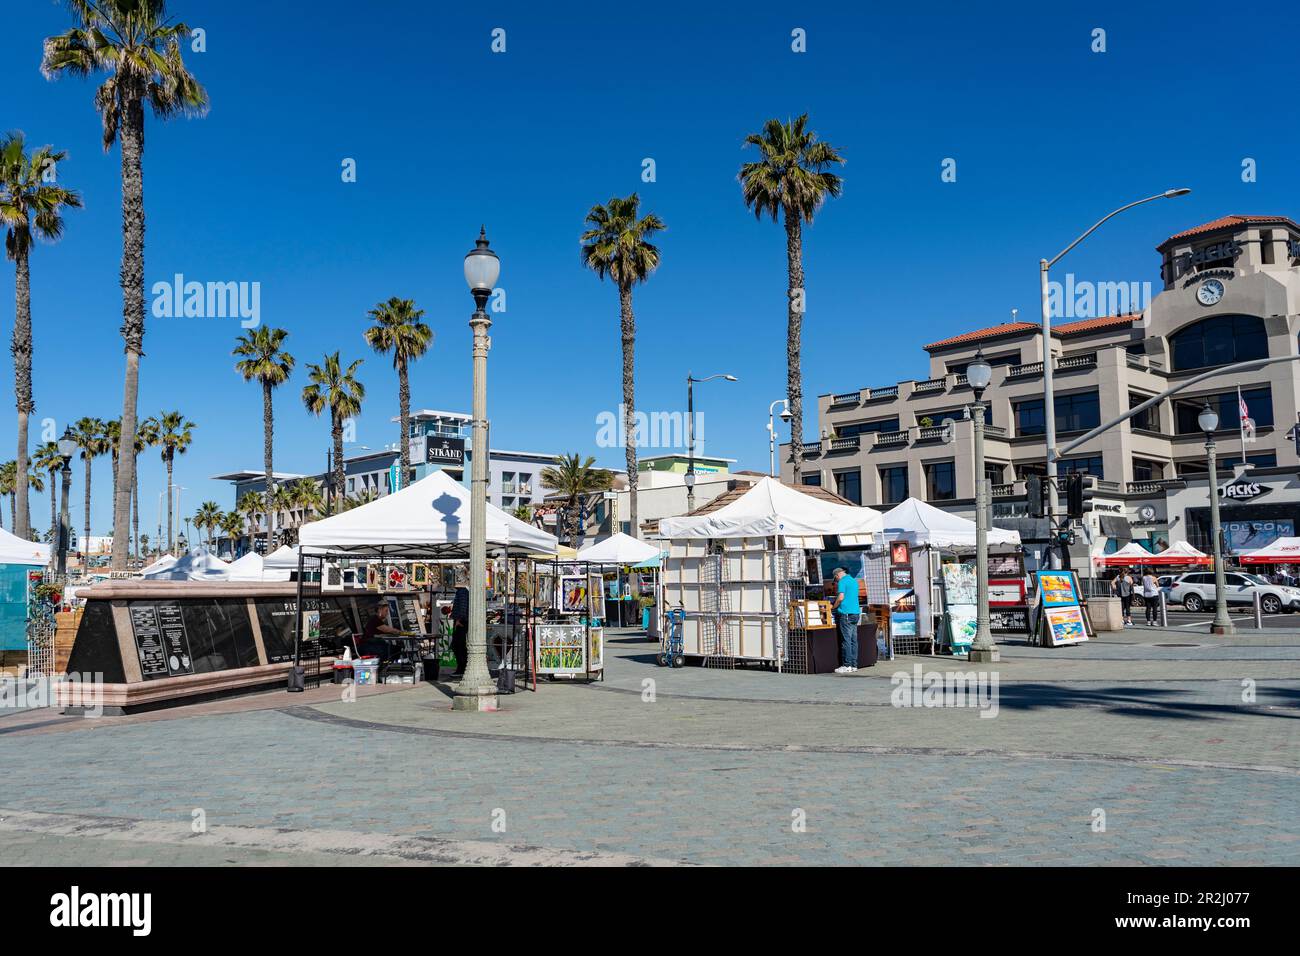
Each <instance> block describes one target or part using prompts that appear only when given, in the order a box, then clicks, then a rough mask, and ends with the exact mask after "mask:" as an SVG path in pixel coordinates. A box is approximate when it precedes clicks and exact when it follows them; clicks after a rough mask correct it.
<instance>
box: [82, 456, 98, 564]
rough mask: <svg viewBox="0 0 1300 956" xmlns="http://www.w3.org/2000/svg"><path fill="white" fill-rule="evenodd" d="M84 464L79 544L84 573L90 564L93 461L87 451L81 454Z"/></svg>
mask: <svg viewBox="0 0 1300 956" xmlns="http://www.w3.org/2000/svg"><path fill="white" fill-rule="evenodd" d="M82 458H84V459H85V462H86V537H85V538H83V539H82V542H81V548H80V551H81V569H82V571H85V569H86V568H87V566H88V565H89V563H90V466H91V463H92V462H93V461H94V460H95V459H94V456H93V455H91V453H90V452H89V451H87V452H85V453H83V455H82Z"/></svg>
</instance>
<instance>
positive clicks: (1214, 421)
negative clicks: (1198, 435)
mask: <svg viewBox="0 0 1300 956" xmlns="http://www.w3.org/2000/svg"><path fill="white" fill-rule="evenodd" d="M1196 424H1197V425H1200V426H1201V431H1203V432H1205V434H1206V436H1207V437H1208V436H1210V435H1213V434H1214V433H1215V432H1216V431H1218V430H1219V414H1218V412H1216V411H1215V410H1214V409H1213V408H1211V407H1210V403H1209V402H1208V401H1207V402H1206V403H1205V407H1204V408H1202V409H1201V413H1200V414H1199V415H1197V416H1196Z"/></svg>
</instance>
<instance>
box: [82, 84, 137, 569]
mask: <svg viewBox="0 0 1300 956" xmlns="http://www.w3.org/2000/svg"><path fill="white" fill-rule="evenodd" d="M119 82H123V80H119ZM125 82H128V83H129V82H131V81H129V80H127V81H125ZM125 92H126V93H127V96H126V102H125V103H124V115H123V117H122V126H121V131H120V139H121V147H122V339H123V341H124V342H125V344H126V374H125V375H124V376H123V383H122V429H121V439H120V441H121V447H123V448H135V432H136V418H135V410H136V401H137V398H138V396H139V392H140V356H141V355H142V354H143V352H144V167H143V156H144V103H143V102H142V101H141V99H140V92H141V91H140V90H139V89H136V90H133V91H132V90H127V91H125ZM133 487H135V455H121V456H119V460H118V466H117V490H116V498H115V500H114V506H113V540H114V541H115V542H125V541H128V540H129V534H130V527H129V522H130V520H131V499H130V496H131V489H132V488H133ZM87 493H89V489H87ZM126 552H127V549H126V548H125V547H115V548H113V564H112V567H113V570H115V571H125V570H126V557H127V555H126Z"/></svg>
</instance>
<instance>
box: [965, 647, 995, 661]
mask: <svg viewBox="0 0 1300 956" xmlns="http://www.w3.org/2000/svg"><path fill="white" fill-rule="evenodd" d="M966 660H967V661H969V662H970V663H972V664H996V663H997V662H998V661H1000V660H1002V655H1001V654H999V653H998V649H997V648H996V647H990V648H988V649H987V650H979V649H977V648H974V647H972V648H971V649H970V650H969V651H967V653H966Z"/></svg>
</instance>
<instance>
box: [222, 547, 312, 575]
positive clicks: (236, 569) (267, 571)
mask: <svg viewBox="0 0 1300 956" xmlns="http://www.w3.org/2000/svg"><path fill="white" fill-rule="evenodd" d="M295 560H296V559H295ZM294 567H295V568H296V567H297V564H295V565H294ZM291 573H292V572H291V571H290V570H289V569H288V568H271V567H267V565H266V561H265V559H263V557H262V556H261V555H260V554H258V553H257V552H256V551H250V552H248V554H246V555H244V556H243V557H242V558H240V559H239V560H237V561H232V562H231V564H230V569H229V577H230V580H231V581H288V580H289V576H290V574H291Z"/></svg>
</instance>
